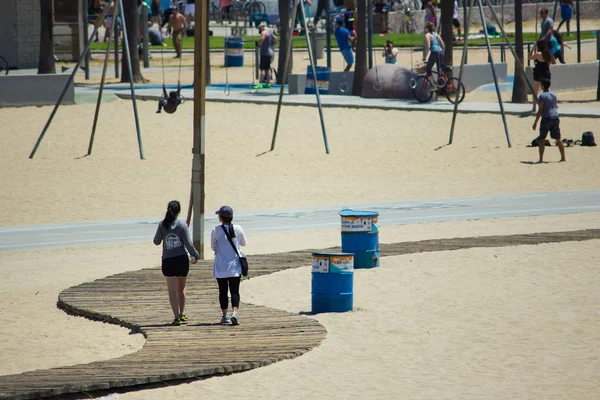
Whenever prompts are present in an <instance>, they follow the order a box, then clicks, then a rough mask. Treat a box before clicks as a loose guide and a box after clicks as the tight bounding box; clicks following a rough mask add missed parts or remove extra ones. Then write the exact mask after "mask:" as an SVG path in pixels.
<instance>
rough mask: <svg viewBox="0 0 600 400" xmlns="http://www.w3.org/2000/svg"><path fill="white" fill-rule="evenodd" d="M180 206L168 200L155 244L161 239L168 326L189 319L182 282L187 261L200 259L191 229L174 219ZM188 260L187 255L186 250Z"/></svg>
mask: <svg viewBox="0 0 600 400" xmlns="http://www.w3.org/2000/svg"><path fill="white" fill-rule="evenodd" d="M180 211H181V205H180V204H179V202H178V201H177V200H173V201H171V202H169V205H168V206H167V213H166V214H165V219H163V220H162V221H161V222H160V223H159V224H158V229H156V235H154V244H155V245H157V246H158V245H159V244H161V242H162V245H163V246H162V273H163V275H164V276H165V278H166V280H167V289H168V291H169V303H170V304H171V309H172V310H173V315H174V317H175V319H174V320H173V322H172V323H171V325H181V324H182V323H187V322H188V317H186V316H185V312H184V311H185V297H186V292H185V284H186V280H187V276H188V272H189V270H190V261H191V263H192V264H195V263H196V262H197V261H198V258H200V254H199V253H198V250H196V249H195V248H194V245H193V244H192V239H191V238H190V231H189V230H188V227H187V225H186V224H185V222H183V221H180V220H178V219H177V216H178V215H179V212H180ZM186 249H187V251H188V252H189V254H190V255H191V260H190V258H188V253H186Z"/></svg>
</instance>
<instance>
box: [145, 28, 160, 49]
mask: <svg viewBox="0 0 600 400" xmlns="http://www.w3.org/2000/svg"><path fill="white" fill-rule="evenodd" d="M148 38H149V39H150V44H151V45H152V46H160V45H162V44H163V37H162V34H161V33H160V30H158V28H154V27H152V28H148Z"/></svg>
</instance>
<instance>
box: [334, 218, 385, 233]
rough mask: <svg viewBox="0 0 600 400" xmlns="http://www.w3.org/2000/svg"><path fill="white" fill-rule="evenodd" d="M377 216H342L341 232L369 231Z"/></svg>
mask: <svg viewBox="0 0 600 400" xmlns="http://www.w3.org/2000/svg"><path fill="white" fill-rule="evenodd" d="M375 222H377V217H364V218H357V217H342V232H371V231H372V230H373V223H375Z"/></svg>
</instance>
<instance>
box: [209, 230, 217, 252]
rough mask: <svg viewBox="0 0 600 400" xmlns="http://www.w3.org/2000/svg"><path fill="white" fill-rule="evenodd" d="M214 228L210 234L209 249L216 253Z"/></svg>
mask: <svg viewBox="0 0 600 400" xmlns="http://www.w3.org/2000/svg"><path fill="white" fill-rule="evenodd" d="M215 229H216V228H213V229H212V231H211V232H210V248H211V249H212V251H217V232H215Z"/></svg>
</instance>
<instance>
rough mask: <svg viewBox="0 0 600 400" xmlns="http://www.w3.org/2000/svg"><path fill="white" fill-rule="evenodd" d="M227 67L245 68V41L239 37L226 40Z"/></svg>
mask: <svg viewBox="0 0 600 400" xmlns="http://www.w3.org/2000/svg"><path fill="white" fill-rule="evenodd" d="M225 66H226V67H243V66H244V39H242V38H241V37H237V36H230V37H227V38H225Z"/></svg>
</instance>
